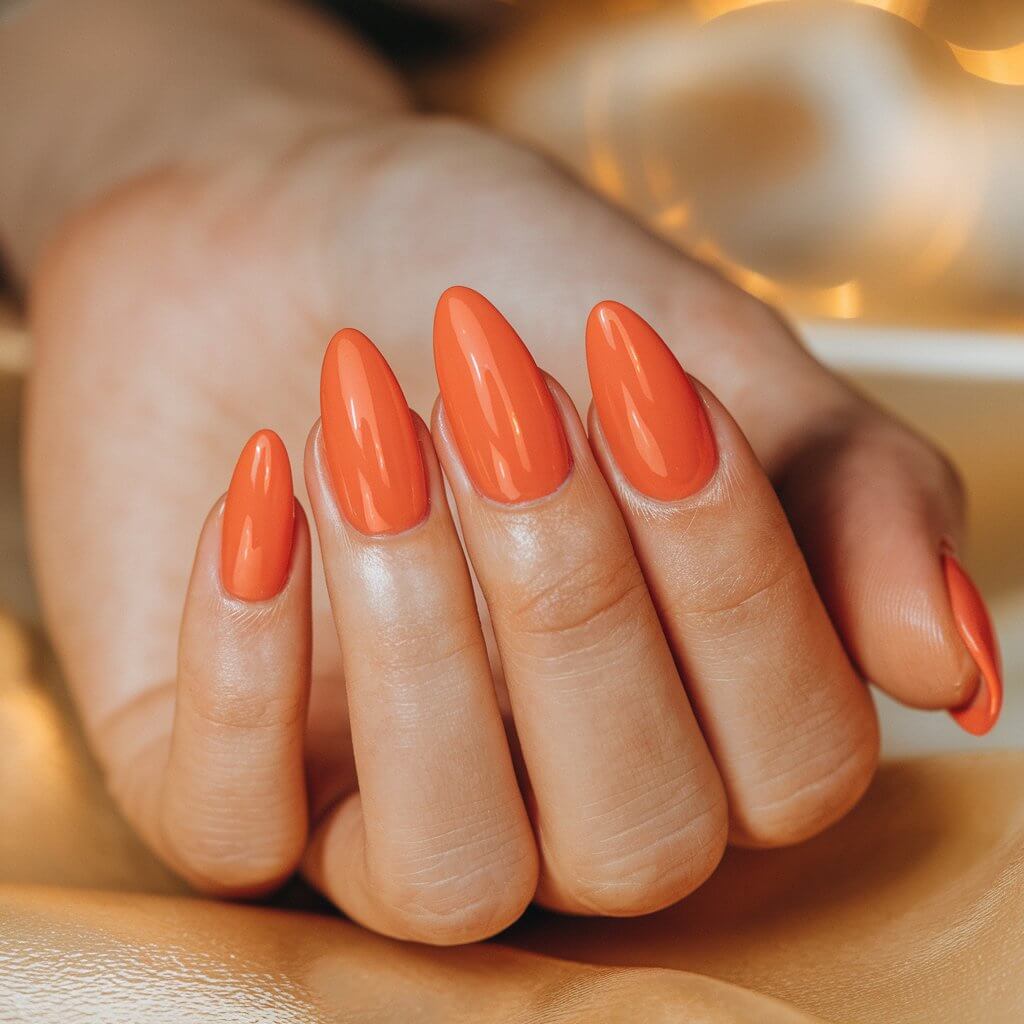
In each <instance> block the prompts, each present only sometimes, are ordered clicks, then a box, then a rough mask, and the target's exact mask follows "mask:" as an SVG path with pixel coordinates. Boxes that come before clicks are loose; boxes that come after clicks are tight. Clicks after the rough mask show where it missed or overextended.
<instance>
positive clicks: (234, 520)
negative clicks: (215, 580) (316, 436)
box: [220, 430, 295, 601]
mask: <svg viewBox="0 0 1024 1024" xmlns="http://www.w3.org/2000/svg"><path fill="white" fill-rule="evenodd" d="M294 532H295V496H294V493H293V491H292V468H291V464H290V463H289V461H288V452H287V450H286V449H285V446H284V442H283V441H282V440H281V438H279V437H278V436H277V434H275V433H274V432H273V431H272V430H259V431H257V432H256V433H255V434H253V435H252V437H250V438H249V440H248V442H247V443H246V445H245V447H244V448H243V449H242V454H241V455H239V457H238V462H237V463H236V464H235V472H234V474H233V475H232V477H231V484H230V486H229V487H228V496H227V498H226V499H225V502H224V521H223V524H222V529H221V561H220V577H221V582H222V583H223V584H224V589H225V590H227V592H228V593H229V594H232V595H234V596H235V597H238V598H241V599H242V600H243V601H266V600H267V599H268V598H271V597H273V596H274V595H275V594H278V593H280V591H281V588H282V587H283V586H284V584H285V580H286V579H287V578H288V568H289V566H290V564H291V558H292V538H293V536H294Z"/></svg>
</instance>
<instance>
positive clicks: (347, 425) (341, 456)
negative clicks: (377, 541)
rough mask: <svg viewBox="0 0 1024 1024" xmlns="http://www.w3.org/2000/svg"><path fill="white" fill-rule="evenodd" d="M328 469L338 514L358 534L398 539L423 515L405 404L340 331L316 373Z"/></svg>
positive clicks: (365, 346)
mask: <svg viewBox="0 0 1024 1024" xmlns="http://www.w3.org/2000/svg"><path fill="white" fill-rule="evenodd" d="M320 419H321V426H322V429H323V438H324V449H325V453H326V456H327V468H328V471H329V473H330V475H331V483H332V484H333V485H334V493H335V496H336V497H337V500H338V505H339V506H340V508H341V512H342V514H343V515H344V516H345V518H346V519H347V520H348V522H349V523H351V524H352V526H354V527H355V528H356V529H357V530H359V531H360V533H366V534H382V533H383V534H390V533H401V532H402V531H403V530H408V529H409V528H410V527H413V526H415V525H416V524H417V523H418V522H420V521H421V520H422V519H423V517H424V516H425V515H426V514H427V505H428V497H427V479H426V473H425V471H424V468H423V455H422V453H421V451H420V442H419V438H418V437H417V436H416V427H415V425H414V423H413V418H412V413H411V412H410V411H409V403H408V402H406V400H405V395H404V394H403V393H402V389H401V387H400V386H399V383H398V381H397V379H396V378H395V375H394V373H392V372H391V367H390V366H389V365H388V363H387V360H386V359H385V358H384V357H383V356H382V355H381V354H380V352H379V351H378V349H377V346H376V345H374V344H373V342H372V341H370V339H369V338H367V337H366V335H365V334H362V333H361V332H360V331H356V330H353V329H352V328H346V329H345V330H343V331H339V332H338V333H337V334H336V335H335V336H334V337H333V338H332V339H331V343H330V344H329V345H328V346H327V353H326V354H325V356H324V364H323V370H322V372H321V374H320Z"/></svg>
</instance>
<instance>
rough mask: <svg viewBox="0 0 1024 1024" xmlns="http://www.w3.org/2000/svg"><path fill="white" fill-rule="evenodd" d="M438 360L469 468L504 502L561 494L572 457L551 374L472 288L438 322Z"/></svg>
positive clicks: (444, 300)
mask: <svg viewBox="0 0 1024 1024" xmlns="http://www.w3.org/2000/svg"><path fill="white" fill-rule="evenodd" d="M434 361H435V365H436V368H437V379H438V382H439V384H440V387H441V398H442V401H443V402H444V413H445V418H446V419H447V421H448V424H449V427H450V429H451V432H452V436H453V438H454V440H455V445H456V448H457V449H458V453H459V456H460V457H461V459H462V463H463V465H464V466H465V468H466V472H467V473H468V474H469V476H470V479H471V480H472V481H473V484H474V486H475V487H476V488H477V490H478V491H479V492H480V493H481V494H483V495H484V496H485V497H488V498H490V499H492V500H493V501H497V502H501V503H502V504H518V503H520V502H526V501H533V500H535V499H537V498H542V497H544V496H545V495H548V494H551V493H552V492H553V491H555V490H557V489H558V487H559V486H560V485H561V484H562V483H563V481H564V480H565V478H566V477H567V476H568V475H569V469H570V466H571V456H570V452H569V444H568V441H567V440H566V437H565V431H564V430H563V428H562V421H561V418H560V417H559V414H558V408H557V406H556V405H555V399H554V396H553V395H552V394H551V390H550V389H549V388H548V385H547V381H546V380H545V379H544V375H543V374H542V373H541V372H540V370H539V369H538V368H537V364H536V363H535V362H534V360H533V356H532V355H531V354H530V351H529V349H528V348H527V347H526V345H524V344H523V341H522V339H521V338H520V337H519V335H518V334H517V333H516V332H515V330H514V329H513V328H512V325H511V324H510V323H509V322H508V321H507V320H506V319H505V317H504V316H502V315H501V313H500V312H498V310H497V309H496V308H495V307H494V306H493V305H492V304H491V303H490V302H489V301H488V300H487V299H485V298H484V296H482V295H481V294H480V293H479V292H475V291H473V290H472V289H471V288H465V287H461V286H457V287H453V288H449V289H448V290H447V291H446V292H445V293H444V294H443V295H442V296H441V298H440V301H439V302H438V304H437V311H436V313H435V316H434Z"/></svg>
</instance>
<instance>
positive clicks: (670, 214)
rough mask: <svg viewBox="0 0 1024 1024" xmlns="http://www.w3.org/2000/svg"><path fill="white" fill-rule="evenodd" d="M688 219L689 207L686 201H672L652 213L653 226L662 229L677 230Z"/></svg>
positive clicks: (683, 225)
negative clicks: (670, 203)
mask: <svg viewBox="0 0 1024 1024" xmlns="http://www.w3.org/2000/svg"><path fill="white" fill-rule="evenodd" d="M689 219H690V207H689V206H688V205H687V204H686V203H673V204H672V205H671V206H666V207H665V209H664V210H659V211H658V212H657V213H656V214H655V215H654V226H655V227H657V228H660V229H661V230H662V231H678V230H679V229H680V228H682V227H685V226H686V223H687V221H689Z"/></svg>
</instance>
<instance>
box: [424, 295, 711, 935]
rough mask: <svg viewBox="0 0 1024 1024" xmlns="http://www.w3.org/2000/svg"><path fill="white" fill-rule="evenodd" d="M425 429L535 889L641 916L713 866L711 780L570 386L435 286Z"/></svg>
mask: <svg viewBox="0 0 1024 1024" xmlns="http://www.w3.org/2000/svg"><path fill="white" fill-rule="evenodd" d="M434 347H435V358H436V360H437V369H438V379H439V381H440V384H441V397H442V401H441V403H439V405H438V408H437V409H436V411H435V421H434V435H435V440H436V444H437V449H438V453H439V455H440V457H441V460H442V463H443V466H444V469H445V473H446V475H447V477H448V480H449V482H450V484H451V486H452V490H453V493H454V495H455V499H456V502H457V504H458V509H459V517H460V520H461V523H462V527H463V531H464V536H465V541H466V547H467V550H468V551H469V554H470V557H471V559H472V562H473V566H474V568H475V570H476V573H477V576H478V578H479V580H480V584H481V587H482V589H483V592H484V596H485V598H486V601H487V604H488V608H489V611H490V615H491V620H492V623H493V625H494V630H495V636H496V639H497V642H498V648H499V652H500V656H501V661H502V667H503V669H504V673H505V677H506V682H507V684H508V689H509V696H510V701H511V704H512V710H513V715H514V717H515V722H516V731H517V733H518V736H519V740H520V743H521V746H522V750H523V758H524V761H525V763H526V768H527V772H528V776H529V783H530V787H531V789H532V798H533V801H534V805H535V806H534V829H535V833H536V835H537V840H538V845H539V848H540V852H541V858H542V867H541V882H540V887H539V890H538V898H539V899H540V900H541V901H542V902H544V903H547V904H548V905H549V906H553V907H556V908H559V909H565V910H571V911H576V912H590V913H600V914H608V915H627V914H640V913H646V912H649V911H652V910H655V909H658V908H659V907H662V906H666V905H668V904H669V903H672V902H674V901H675V900H677V899H679V898H681V897H682V896H684V895H686V893H688V892H689V891H691V890H692V889H694V888H695V887H696V886H697V885H699V884H700V883H701V882H702V881H703V880H704V879H705V878H706V877H707V876H708V875H709V874H710V873H711V872H712V871H713V870H714V867H715V866H716V864H717V862H718V860H719V858H720V856H721V853H722V850H723V848H724V844H725V838H726V833H727V810H726V805H725V797H724V790H723V786H722V782H721V779H720V778H719V775H718V772H717V770H716V768H715V765H714V762H713V761H712V758H711V755H710V753H709V751H708V748H707V745H706V744H705V742H704V739H703V737H702V735H701V732H700V729H699V727H698V725H697V722H696V720H695V718H694V715H693V712H692V711H691V709H690V706H689V703H688V701H687V698H686V693H685V691H684V689H683V686H682V684H681V682H680V679H679V674H678V672H677V669H676V666H675V663H674V661H673V657H672V653H671V651H670V650H669V646H668V643H667V641H666V639H665V636H664V634H663V632H662V629H661V625H660V623H659V621H658V616H657V612H656V611H655V608H654V605H653V603H652V600H651V597H650V595H649V593H648V591H647V587H646V584H645V582H644V578H643V575H642V573H641V571H640V567H639V565H638V564H637V561H636V557H635V555H634V553H633V548H632V544H631V542H630V539H629V535H628V532H627V530H626V527H625V524H624V522H623V520H622V516H621V514H620V512H619V509H618V507H617V504H616V502H615V499H614V497H613V496H612V494H611V493H610V491H609V489H608V486H607V484H606V482H605V480H604V477H603V476H602V474H601V471H600V469H599V468H598V466H597V464H596V463H595V461H594V458H593V455H592V453H591V450H590V447H589V443H588V441H587V437H586V432H585V430H584V428H583V426H582V424H581V422H580V420H579V417H578V415H577V414H576V411H575V409H574V408H573V406H572V403H571V402H570V401H569V399H568V397H567V396H566V395H565V394H564V392H562V391H561V389H560V388H558V387H557V386H551V387H549V383H548V381H547V380H545V378H544V376H543V375H542V374H541V372H540V371H539V370H538V369H537V367H536V365H535V364H534V362H533V359H532V357H531V356H530V354H529V352H528V351H527V349H526V347H525V346H524V345H523V343H522V341H521V340H520V339H519V337H518V336H517V335H516V333H515V332H514V331H513V329H512V328H511V326H510V325H509V324H508V323H507V321H506V320H505V319H504V318H503V317H502V316H501V314H500V313H499V312H498V311H497V310H496V309H495V308H494V307H493V306H492V305H491V304H490V303H489V302H488V301H487V300H486V299H484V298H483V297H482V296H480V295H478V294H477V293H476V292H473V291H471V290H470V289H467V288H451V289H449V290H448V291H447V292H446V293H445V294H444V295H443V296H442V298H441V302H440V304H439V306H438V311H437V317H436V320H435V333H434Z"/></svg>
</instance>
